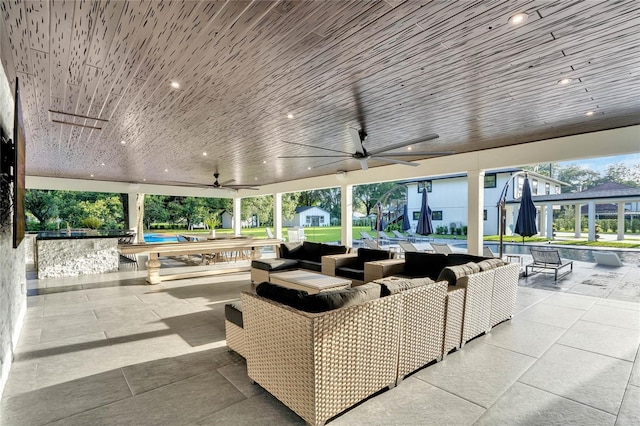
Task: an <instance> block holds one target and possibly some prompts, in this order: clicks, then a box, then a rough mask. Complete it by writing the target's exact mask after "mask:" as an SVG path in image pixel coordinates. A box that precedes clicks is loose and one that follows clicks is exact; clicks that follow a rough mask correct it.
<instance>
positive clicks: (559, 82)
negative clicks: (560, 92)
mask: <svg viewBox="0 0 640 426" xmlns="http://www.w3.org/2000/svg"><path fill="white" fill-rule="evenodd" d="M572 81H573V79H572V78H563V79H562V80H558V84H559V85H561V86H564V85H565V84H569V83H571V82H572Z"/></svg>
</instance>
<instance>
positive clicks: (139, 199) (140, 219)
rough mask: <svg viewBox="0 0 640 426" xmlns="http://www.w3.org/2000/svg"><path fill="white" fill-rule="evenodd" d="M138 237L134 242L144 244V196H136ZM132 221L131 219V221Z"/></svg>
mask: <svg viewBox="0 0 640 426" xmlns="http://www.w3.org/2000/svg"><path fill="white" fill-rule="evenodd" d="M129 208H131V198H129ZM135 209H136V225H135V229H136V237H135V238H134V240H133V241H134V242H136V243H144V194H140V193H138V194H136V202H135ZM129 218H131V213H129ZM129 220H131V219H129Z"/></svg>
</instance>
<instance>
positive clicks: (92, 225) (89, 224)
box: [82, 216, 102, 229]
mask: <svg viewBox="0 0 640 426" xmlns="http://www.w3.org/2000/svg"><path fill="white" fill-rule="evenodd" d="M82 226H84V227H85V228H89V229H98V228H100V227H101V226H102V221H101V220H100V219H98V218H97V217H93V216H89V217H85V218H84V219H82Z"/></svg>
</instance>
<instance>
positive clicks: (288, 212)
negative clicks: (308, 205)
mask: <svg viewBox="0 0 640 426" xmlns="http://www.w3.org/2000/svg"><path fill="white" fill-rule="evenodd" d="M296 207H298V193H297V192H289V193H287V194H282V218H283V219H285V220H293V217H294V216H295V214H296Z"/></svg>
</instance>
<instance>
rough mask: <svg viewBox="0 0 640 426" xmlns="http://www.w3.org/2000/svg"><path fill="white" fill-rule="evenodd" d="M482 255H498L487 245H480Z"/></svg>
mask: <svg viewBox="0 0 640 426" xmlns="http://www.w3.org/2000/svg"><path fill="white" fill-rule="evenodd" d="M482 255H483V256H484V257H498V256H496V254H495V253H494V252H493V250H491V247H489V246H484V247H482Z"/></svg>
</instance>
